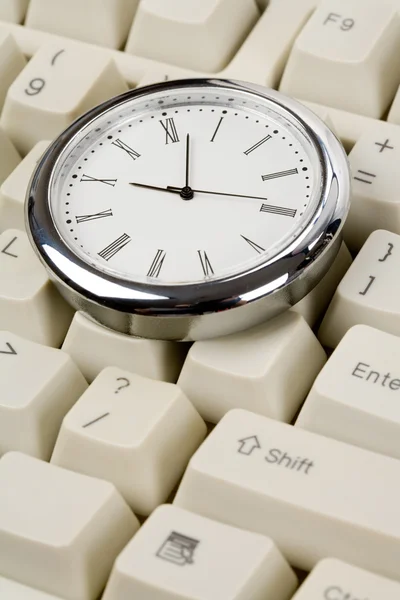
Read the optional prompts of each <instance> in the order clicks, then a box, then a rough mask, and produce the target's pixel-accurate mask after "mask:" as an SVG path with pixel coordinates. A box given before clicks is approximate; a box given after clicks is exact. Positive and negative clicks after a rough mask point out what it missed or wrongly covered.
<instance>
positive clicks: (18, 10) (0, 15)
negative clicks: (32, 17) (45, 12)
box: [0, 0, 29, 23]
mask: <svg viewBox="0 0 400 600" xmlns="http://www.w3.org/2000/svg"><path fill="white" fill-rule="evenodd" d="M28 4H29V0H6V2H0V21H11V22H12V23H22V21H23V20H24V17H25V13H26V9H27V8H28Z"/></svg>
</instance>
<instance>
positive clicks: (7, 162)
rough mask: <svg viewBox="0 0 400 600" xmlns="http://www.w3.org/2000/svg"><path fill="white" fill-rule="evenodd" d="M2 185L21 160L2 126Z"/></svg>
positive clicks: (0, 179)
mask: <svg viewBox="0 0 400 600" xmlns="http://www.w3.org/2000/svg"><path fill="white" fill-rule="evenodd" d="M0 157H1V160H0V185H1V184H2V183H3V181H4V180H5V179H7V177H8V176H9V175H10V173H11V172H12V171H13V170H14V169H15V167H16V166H17V165H18V164H19V163H20V162H21V158H20V156H19V154H18V152H17V151H16V149H15V148H14V146H13V144H12V143H11V142H10V140H9V138H8V137H7V135H6V134H5V133H4V131H2V129H1V128H0Z"/></svg>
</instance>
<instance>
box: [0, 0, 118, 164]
mask: <svg viewBox="0 0 400 600" xmlns="http://www.w3.org/2000/svg"><path fill="white" fill-rule="evenodd" d="M57 6H58V3H57ZM127 89H128V87H127V85H126V83H125V81H124V80H123V79H122V76H121V75H120V73H119V72H118V70H117V67H116V66H115V64H114V61H113V59H112V58H110V57H109V56H108V55H107V54H106V53H104V52H99V51H98V50H97V49H94V48H90V47H87V46H84V45H82V44H78V43H75V42H68V43H67V44H62V43H57V42H53V43H49V44H45V45H44V46H43V47H42V48H41V49H40V50H39V51H38V52H37V53H36V54H35V55H34V57H33V58H32V59H31V60H30V61H29V63H28V65H27V66H26V67H25V69H24V70H23V71H22V72H21V73H20V75H19V76H18V77H17V79H16V80H15V81H14V83H13V84H12V85H11V86H10V88H9V90H8V94H7V97H6V101H5V103H4V108H3V112H2V115H1V118H0V124H1V125H2V127H3V128H4V130H5V131H6V132H7V133H8V135H9V136H10V138H11V140H12V141H13V142H14V144H15V146H16V148H17V149H18V150H19V151H20V152H21V153H22V154H27V153H28V152H29V150H31V149H32V148H33V146H34V145H35V144H36V143H37V142H39V141H41V140H43V139H49V140H52V139H53V138H54V137H56V136H57V135H58V134H59V133H61V131H63V130H64V129H65V128H66V127H67V126H68V125H69V124H70V123H72V121H73V120H74V119H76V118H77V117H79V116H80V115H81V114H82V113H84V112H86V111H87V110H89V109H90V108H92V107H93V106H95V105H97V104H99V103H100V102H103V101H104V100H107V99H108V98H111V97H112V96H115V95H117V94H120V93H122V92H124V91H126V90H127Z"/></svg>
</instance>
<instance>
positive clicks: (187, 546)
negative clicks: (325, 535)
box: [103, 505, 297, 600]
mask: <svg viewBox="0 0 400 600" xmlns="http://www.w3.org/2000/svg"><path fill="white" fill-rule="evenodd" d="M296 584H297V579H296V576H295V574H294V573H293V571H292V569H291V568H290V567H289V565H288V564H287V562H286V561H285V559H284V558H283V556H282V554H281V553H280V552H279V550H278V549H277V547H276V546H275V544H274V542H273V541H272V540H271V539H269V538H267V537H264V536H261V535H257V534H255V533H250V532H249V531H242V530H240V529H236V528H235V527H230V526H228V525H223V524H222V523H217V522H215V521H211V520H210V519H205V518H204V517H200V516H199V515H194V514H192V513H190V512H187V511H185V510H182V509H180V508H177V507H176V506H170V505H169V506H160V507H159V508H157V509H156V510H155V511H154V512H153V514H152V515H151V516H150V517H149V519H148V520H147V521H146V523H145V524H144V525H143V526H142V528H141V529H140V531H139V532H138V533H137V534H136V535H135V537H134V538H133V539H132V540H131V541H130V542H129V544H128V545H127V546H126V548H124V550H123V551H122V552H121V554H120V555H119V556H118V558H117V560H116V562H115V566H114V569H113V571H112V574H111V577H110V580H109V582H108V585H107V588H106V591H105V593H104V596H103V600H126V599H127V598H138V599H139V598H140V600H178V599H179V600H216V599H217V598H220V599H222V598H223V599H225V598H226V599H228V598H229V600H249V598H251V600H265V599H266V598H273V599H274V600H289V599H290V598H291V596H292V594H293V592H294V590H295V589H296Z"/></svg>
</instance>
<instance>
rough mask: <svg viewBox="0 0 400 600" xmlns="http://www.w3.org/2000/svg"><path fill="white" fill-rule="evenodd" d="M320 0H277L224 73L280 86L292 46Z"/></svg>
mask: <svg viewBox="0 0 400 600" xmlns="http://www.w3.org/2000/svg"><path fill="white" fill-rule="evenodd" d="M318 2H319V0H273V1H270V3H269V5H268V8H267V10H265V11H264V13H263V14H262V15H261V17H260V19H259V20H258V22H257V23H256V24H255V25H254V27H253V29H252V30H251V31H250V33H249V35H248V36H247V38H246V39H245V41H244V42H243V44H242V45H241V46H240V48H239V49H238V51H237V53H236V54H235V56H234V57H233V59H232V60H231V62H230V63H229V65H228V66H227V67H226V68H225V69H224V71H223V77H229V78H232V79H242V80H243V81H253V82H255V83H259V84H261V85H266V86H269V87H273V88H277V87H278V85H279V81H280V79H281V76H282V73H283V69H284V67H285V64H286V62H287V59H288V56H289V53H290V50H291V48H292V46H293V43H294V42H295V40H296V37H297V36H298V34H299V32H300V31H301V29H302V27H303V26H304V24H305V23H306V22H307V20H308V19H309V18H310V15H311V14H312V12H313V10H314V9H315V7H316V5H317V4H318Z"/></svg>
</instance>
